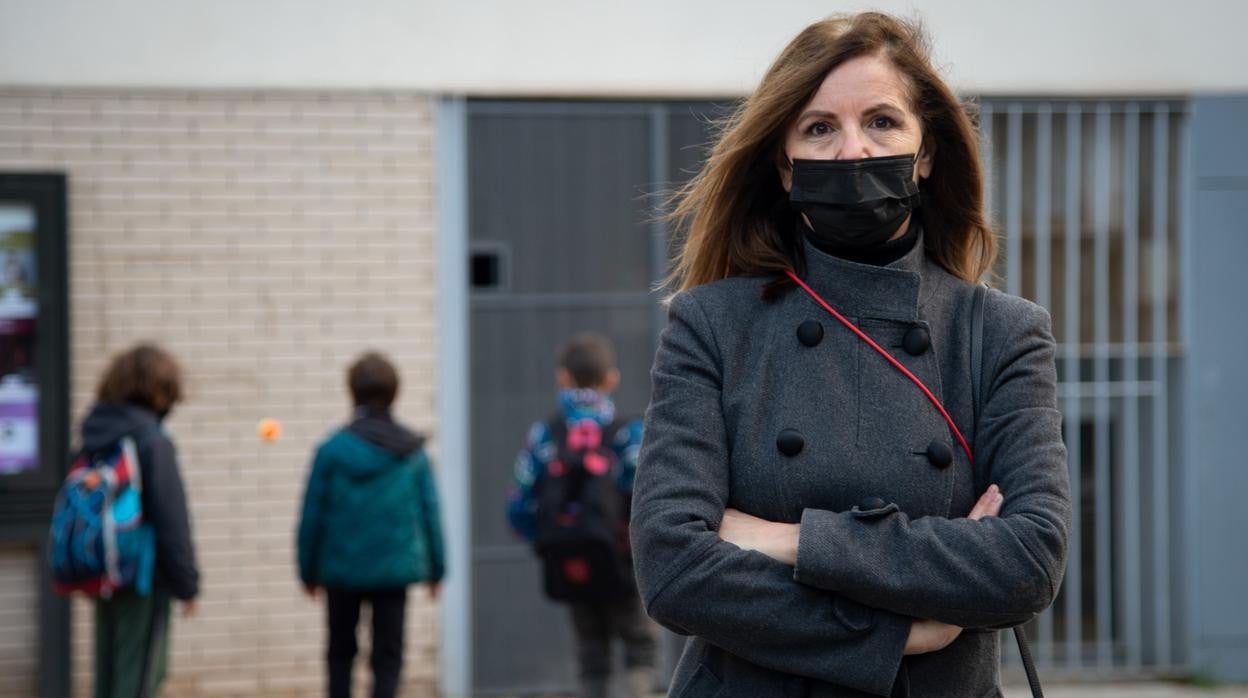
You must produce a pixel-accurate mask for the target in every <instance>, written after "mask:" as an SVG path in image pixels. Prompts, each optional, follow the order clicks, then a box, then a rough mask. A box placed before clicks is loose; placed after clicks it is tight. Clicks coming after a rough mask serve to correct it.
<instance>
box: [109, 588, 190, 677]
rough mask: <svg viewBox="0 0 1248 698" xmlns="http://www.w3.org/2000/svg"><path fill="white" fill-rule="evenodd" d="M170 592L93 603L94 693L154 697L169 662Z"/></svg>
mask: <svg viewBox="0 0 1248 698" xmlns="http://www.w3.org/2000/svg"><path fill="white" fill-rule="evenodd" d="M170 605H171V604H170V599H169V593H168V592H166V591H163V590H161V589H154V590H152V593H151V594H149V595H148V596H139V595H138V594H135V593H133V592H128V591H127V592H120V593H118V594H116V595H114V596H113V598H111V599H108V600H104V599H100V600H98V601H96V602H95V698H154V696H156V695H157V690H158V689H159V688H160V682H161V681H163V680H164V678H165V669H166V667H167V666H168V663H169V610H170Z"/></svg>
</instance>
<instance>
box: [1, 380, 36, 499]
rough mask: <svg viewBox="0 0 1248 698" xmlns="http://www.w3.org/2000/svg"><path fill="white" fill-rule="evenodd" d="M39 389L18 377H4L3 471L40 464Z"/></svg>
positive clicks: (28, 468)
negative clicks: (24, 382) (16, 378)
mask: <svg viewBox="0 0 1248 698" xmlns="http://www.w3.org/2000/svg"><path fill="white" fill-rule="evenodd" d="M38 401H39V397H38V392H37V391H36V389H35V387H34V386H29V385H24V384H23V383H21V382H19V381H16V380H9V379H7V378H6V379H3V380H0V475H7V474H10V473H20V472H22V471H23V470H30V469H32V468H35V467H37V466H38V465H39V410H38V409H37V407H38Z"/></svg>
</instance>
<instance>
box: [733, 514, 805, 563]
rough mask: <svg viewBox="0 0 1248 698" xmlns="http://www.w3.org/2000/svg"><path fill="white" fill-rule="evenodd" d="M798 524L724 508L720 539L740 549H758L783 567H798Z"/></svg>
mask: <svg viewBox="0 0 1248 698" xmlns="http://www.w3.org/2000/svg"><path fill="white" fill-rule="evenodd" d="M799 528H800V526H799V525H798V524H786V523H777V522H775V521H768V520H766V519H760V518H758V517H757V516H750V515H749V514H746V513H743V512H740V511H737V510H736V509H727V510H725V511H724V520H723V521H722V522H720V524H719V537H720V538H722V539H723V540H726V541H728V542H729V543H732V544H733V545H735V546H737V547H738V548H741V549H742V550H757V551H758V552H760V553H762V554H764V555H766V556H767V557H770V558H774V559H776V560H779V561H780V562H783V563H784V564H786V565H796V564H797V533H798V530H799Z"/></svg>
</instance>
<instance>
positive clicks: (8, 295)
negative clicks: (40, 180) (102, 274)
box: [0, 200, 39, 477]
mask: <svg viewBox="0 0 1248 698" xmlns="http://www.w3.org/2000/svg"><path fill="white" fill-rule="evenodd" d="M36 224H37V221H36V213H35V208H34V207H33V206H31V205H30V204H29V203H24V202H6V201H4V200H0V477H2V476H5V475H12V474H14V473H20V472H25V471H27V470H32V469H34V468H37V467H38V465H39V385H38V381H37V379H36V371H35V356H34V348H35V332H36V328H37V325H38V307H39V304H38V300H37V298H36V289H37V288H38V285H37V279H36V273H37V269H38V266H37V264H36V261H37V260H36V259H35V254H36V253H35V249H36V248H35V230H36Z"/></svg>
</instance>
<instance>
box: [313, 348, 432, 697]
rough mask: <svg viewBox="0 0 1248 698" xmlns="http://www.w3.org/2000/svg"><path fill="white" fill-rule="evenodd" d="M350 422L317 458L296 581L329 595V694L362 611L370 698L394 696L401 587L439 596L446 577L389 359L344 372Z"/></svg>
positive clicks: (347, 667)
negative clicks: (365, 611) (366, 616)
mask: <svg viewBox="0 0 1248 698" xmlns="http://www.w3.org/2000/svg"><path fill="white" fill-rule="evenodd" d="M347 383H348V386H349V387H350V389H351V397H352V400H353V402H354V405H355V412H354V414H353V415H352V421H351V423H350V424H349V425H347V426H346V427H344V428H342V429H340V430H338V431H337V432H335V433H334V434H333V435H332V436H331V437H330V438H329V439H328V440H327V441H326V442H325V443H323V444H321V446H320V447H319V448H318V449H317V451H316V457H315V459H314V460H313V463H312V472H311V474H310V475H309V476H308V485H307V490H306V494H305V495H304V499H303V516H302V519H301V521H300V524H299V544H298V547H299V576H300V578H301V579H302V581H303V586H304V589H305V590H306V591H307V593H308V595H309V596H311V597H315V596H316V593H317V590H318V589H319V588H321V587H324V588H325V596H326V599H327V605H328V621H329V623H328V624H329V652H328V665H329V695H330V698H349V696H350V695H351V666H352V664H353V663H354V661H355V654H356V651H357V649H358V648H357V647H356V641H355V637H356V635H355V629H356V625H357V624H358V622H359V619H360V604H361V603H362V602H364V601H367V602H368V603H369V605H370V606H371V607H372V616H373V642H372V647H373V650H372V662H371V663H372V670H373V696H374V698H391V697H392V696H394V695H395V692H396V691H397V689H398V683H399V673H400V670H401V669H402V665H403V625H404V616H405V610H406V607H407V586H408V585H409V584H414V583H417V582H425V583H428V585H429V593H430V596H432V597H434V598H436V597H437V595H438V587H439V584H440V582H441V580H442V575H443V573H444V570H445V566H444V564H445V563H444V558H443V542H442V525H441V523H440V521H439V518H438V494H437V489H436V487H435V486H434V480H433V472H432V471H431V470H430V467H429V459H428V457H427V456H426V455H425V452H424V450H423V445H424V439H423V438H421V437H420V436H417V435H416V434H414V433H412V432H411V431H409V430H408V429H406V428H404V427H403V426H401V425H399V424H398V423H396V422H395V421H394V420H393V419H392V418H391V416H390V406H391V405H392V404H393V403H394V398H395V395H397V394H398V390H399V376H398V373H397V371H395V368H394V366H393V365H392V364H391V363H390V362H389V361H388V360H386V358H385V357H383V356H381V355H380V354H376V353H367V354H364V355H363V356H361V357H360V358H359V359H358V360H357V361H356V362H355V363H354V364H352V366H351V368H350V369H349V370H348V372H347Z"/></svg>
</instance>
